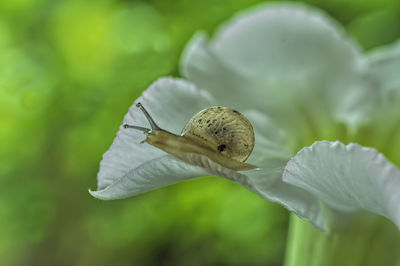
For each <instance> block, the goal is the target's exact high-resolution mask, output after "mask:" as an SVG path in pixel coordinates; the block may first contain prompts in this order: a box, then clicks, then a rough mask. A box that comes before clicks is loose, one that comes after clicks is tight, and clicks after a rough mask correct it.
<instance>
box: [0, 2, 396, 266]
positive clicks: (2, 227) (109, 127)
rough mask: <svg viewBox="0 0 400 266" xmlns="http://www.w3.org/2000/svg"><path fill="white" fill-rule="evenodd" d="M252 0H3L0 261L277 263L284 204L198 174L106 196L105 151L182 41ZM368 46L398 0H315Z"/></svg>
mask: <svg viewBox="0 0 400 266" xmlns="http://www.w3.org/2000/svg"><path fill="white" fill-rule="evenodd" d="M259 2H262V1H257V0H202V1H189V0H188V1H185V0H175V1H167V0H153V1H127V0H126V1H123V0H100V1H84V0H1V1H0V141H1V142H0V145H1V146H0V265H2V266H7V265H100V266H101V265H117V266H118V265H121V266H122V265H177V266H179V265H185V266H191V265H281V264H282V261H283V256H284V248H285V241H286V236H287V224H288V213H287V211H286V210H285V209H283V207H281V206H278V205H276V204H272V203H269V202H267V201H264V200H262V199H261V198H259V197H258V196H257V195H255V194H252V193H251V192H249V191H247V190H245V189H244V188H242V187H241V186H239V185H236V184H233V183H230V182H228V181H226V180H222V179H219V178H200V179H196V180H192V181H187V182H182V183H179V184H177V185H173V186H169V187H166V188H161V189H158V190H156V191H152V192H149V193H146V194H144V195H140V196H137V197H133V198H130V199H126V200H119V201H104V202H103V201H99V200H96V199H94V198H92V197H91V196H90V195H89V194H88V192H87V189H88V188H95V187H96V173H97V170H98V165H99V162H100V160H101V156H102V154H103V153H104V152H105V151H106V150H107V149H108V147H109V146H110V145H111V142H112V140H113V139H114V136H115V134H116V132H117V129H118V127H119V125H120V124H121V122H122V118H123V116H124V114H125V113H126V112H127V110H128V108H129V106H130V105H131V104H132V103H133V101H134V100H135V99H136V98H137V97H138V96H140V94H141V92H142V91H143V90H144V89H146V87H147V86H148V85H149V84H150V83H151V82H152V81H154V80H155V79H156V78H158V77H160V76H165V75H172V76H179V72H178V62H179V57H180V54H181V52H182V49H183V47H184V45H185V43H186V42H187V41H188V39H189V38H190V37H191V36H192V34H193V33H194V32H195V31H196V30H198V29H205V30H207V31H208V32H209V33H212V32H213V31H214V30H215V28H216V26H217V25H218V24H219V23H221V22H223V21H224V20H226V19H228V18H229V17H230V16H231V15H232V14H234V13H235V12H236V11H238V10H240V9H242V8H245V7H248V6H251V5H253V4H255V3H259ZM307 2H308V3H311V4H313V5H316V6H319V7H321V8H322V9H324V10H325V11H327V12H328V13H329V14H331V15H332V16H333V17H335V18H336V19H337V20H338V21H340V22H341V23H343V24H344V25H345V26H346V28H347V29H348V31H349V32H350V33H351V34H352V35H353V36H354V38H355V39H357V40H358V41H359V43H360V44H361V45H362V46H363V47H364V48H365V49H370V48H373V47H375V46H378V45H382V44H386V43H389V42H391V41H393V40H395V39H397V38H399V36H400V3H399V1H398V0H352V1H349V0H325V1H316V0H314V1H307Z"/></svg>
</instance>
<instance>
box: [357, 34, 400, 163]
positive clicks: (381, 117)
mask: <svg viewBox="0 0 400 266" xmlns="http://www.w3.org/2000/svg"><path fill="white" fill-rule="evenodd" d="M368 59H369V61H368V63H369V71H370V72H369V79H370V80H371V81H372V82H373V84H374V86H375V89H376V91H377V92H378V93H379V98H378V99H379V102H378V104H377V106H376V108H375V111H374V112H373V113H372V114H371V116H370V117H371V118H370V119H371V122H370V126H369V128H368V129H366V130H365V131H366V132H368V133H366V134H365V133H364V134H365V135H366V137H368V138H369V139H372V140H373V143H374V146H375V147H379V149H380V150H384V151H385V154H386V155H387V156H389V157H390V158H392V160H393V162H394V163H397V164H399V163H400V138H399V137H398V136H400V107H399V106H400V74H399V73H400V40H398V41H397V42H394V43H393V44H391V45H388V46H384V47H380V48H377V49H376V50H374V51H372V53H371V55H370V57H369V58H368ZM361 135H362V134H361Z"/></svg>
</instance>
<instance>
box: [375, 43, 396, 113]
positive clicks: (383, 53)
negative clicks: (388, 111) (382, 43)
mask: <svg viewBox="0 0 400 266" xmlns="http://www.w3.org/2000/svg"><path fill="white" fill-rule="evenodd" d="M369 67H370V71H371V73H370V75H371V76H372V77H373V79H374V82H375V84H376V86H377V87H378V89H379V90H380V92H381V96H382V105H387V104H389V105H393V104H396V105H397V104H399V103H400V75H399V73H400V40H398V41H397V42H395V43H393V44H391V45H389V46H386V47H380V48H378V49H376V50H375V51H373V52H372V54H371V56H370V58H369ZM397 110H399V111H400V109H399V108H397ZM393 111H395V110H393Z"/></svg>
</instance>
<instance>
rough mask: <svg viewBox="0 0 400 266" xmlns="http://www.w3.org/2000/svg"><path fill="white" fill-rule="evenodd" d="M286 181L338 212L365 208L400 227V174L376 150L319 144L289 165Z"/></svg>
mask: <svg viewBox="0 0 400 266" xmlns="http://www.w3.org/2000/svg"><path fill="white" fill-rule="evenodd" d="M283 180H284V181H285V182H287V183H290V184H292V185H294V186H297V187H299V188H302V189H304V190H307V191H309V192H310V193H311V194H312V195H314V196H315V197H316V198H318V199H320V200H321V201H322V202H323V203H325V204H326V205H327V206H329V207H331V208H333V209H335V210H339V211H354V210H357V209H363V210H366V211H370V212H372V213H375V214H379V215H382V216H385V217H387V218H389V219H390V220H391V221H393V222H394V223H395V224H396V225H397V226H398V227H399V228H400V193H399V191H400V171H399V170H398V169H397V168H396V167H395V166H394V165H393V164H392V163H390V162H389V161H388V160H387V159H386V158H385V157H384V156H383V155H382V154H380V153H378V152H377V151H376V150H374V149H371V148H365V147H362V146H360V145H358V144H353V143H352V144H349V145H347V146H345V145H344V144H342V143H340V142H327V141H321V142H316V143H314V144H313V145H312V146H311V147H307V148H304V149H302V150H301V151H300V152H299V153H298V154H297V155H296V156H295V157H294V158H292V159H291V160H290V161H289V162H288V164H287V165H286V168H285V171H284V173H283Z"/></svg>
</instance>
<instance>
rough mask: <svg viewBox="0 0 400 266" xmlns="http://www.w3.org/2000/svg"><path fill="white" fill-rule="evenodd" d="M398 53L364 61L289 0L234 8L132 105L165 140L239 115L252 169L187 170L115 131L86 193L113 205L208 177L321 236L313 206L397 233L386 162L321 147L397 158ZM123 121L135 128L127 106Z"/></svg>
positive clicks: (399, 218) (336, 32) (399, 196)
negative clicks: (205, 121) (200, 117)
mask: <svg viewBox="0 0 400 266" xmlns="http://www.w3.org/2000/svg"><path fill="white" fill-rule="evenodd" d="M399 47H400V45H398V44H397V45H394V46H393V47H387V48H385V49H381V50H377V51H376V52H375V53H373V54H372V55H370V56H365V55H364V54H363V53H362V52H361V50H360V48H359V47H358V46H357V45H356V44H355V43H354V42H353V41H352V40H351V39H350V38H349V37H348V36H347V35H346V33H345V32H344V30H343V29H342V28H341V26H340V25H338V24H337V23H336V22H335V21H333V20H332V19H331V18H329V17H328V16H327V15H326V14H324V13H323V12H321V11H320V10H316V9H314V8H310V7H306V6H303V5H299V4H274V5H271V4H269V5H261V6H257V7H255V8H253V9H250V10H246V11H244V12H241V13H239V14H238V15H237V16H235V17H234V18H233V19H232V20H231V21H229V22H228V23H226V24H225V25H223V26H222V27H221V28H220V29H219V31H218V32H217V34H216V35H215V36H214V38H212V39H211V40H208V38H207V36H206V35H205V34H204V33H198V34H196V35H195V36H194V38H193V39H192V40H191V42H190V43H189V45H188V47H187V49H186V51H185V53H184V55H183V60H182V65H181V71H182V74H183V75H184V76H185V77H186V78H187V79H188V80H190V82H189V81H185V80H183V79H173V78H162V79H159V80H157V81H156V82H154V84H152V85H151V86H150V87H149V88H148V89H147V90H146V91H145V92H144V93H143V95H142V97H140V98H139V99H137V100H136V102H139V101H140V102H141V103H142V104H143V105H144V106H145V107H146V108H147V109H148V110H149V113H150V114H151V115H152V116H153V118H154V120H155V121H156V122H158V124H159V126H160V127H161V128H163V129H166V130H168V131H171V132H174V133H179V132H180V131H181V130H182V128H183V127H184V125H185V124H186V123H187V121H188V120H189V119H190V118H191V117H192V116H193V115H194V114H195V113H197V112H198V111H200V110H202V109H204V108H206V107H210V106H215V105H223V106H228V107H230V108H235V109H237V110H239V111H240V112H241V113H243V114H244V115H245V116H246V117H247V118H248V119H249V120H250V121H251V122H252V124H253V126H254V128H255V136H256V145H255V148H254V151H253V153H252V154H251V156H250V158H249V159H248V160H247V162H248V163H250V164H254V165H257V166H259V167H260V170H249V171H241V172H236V171H232V170H229V169H227V168H224V167H223V166H221V165H218V164H217V163H214V162H212V161H211V160H209V159H207V158H203V159H204V160H205V161H206V163H205V167H199V166H193V165H190V164H188V163H185V162H183V161H181V160H179V159H176V158H174V157H173V156H172V155H169V154H167V153H165V152H163V151H161V150H159V149H157V148H155V147H153V146H151V145H149V144H146V143H145V144H140V141H142V140H143V139H144V138H145V137H144V136H143V134H142V132H140V131H136V130H126V129H124V128H123V127H122V125H121V128H120V130H119V132H118V135H117V137H116V139H115V140H114V143H113V144H112V146H111V148H110V149H109V150H108V151H107V152H106V153H105V154H104V156H103V160H102V162H101V164H100V171H99V173H98V189H97V191H90V193H91V194H92V195H93V196H94V197H96V198H99V199H105V200H108V199H120V198H125V197H129V196H133V195H136V194H139V193H143V192H145V191H148V190H151V189H154V188H157V187H160V186H163V185H168V184H171V183H175V182H178V181H181V180H184V179H188V178H193V177H198V176H204V175H210V174H213V175H218V176H221V177H224V178H227V179H230V180H233V181H235V182H237V183H239V184H241V185H243V186H245V187H247V188H248V189H250V190H251V191H253V192H255V193H257V194H259V195H260V196H261V197H263V198H265V199H267V200H270V201H273V202H278V203H280V204H282V205H283V206H285V207H286V208H287V209H289V210H291V211H293V212H295V213H296V214H297V215H298V216H299V217H301V218H303V219H306V220H308V221H310V222H311V223H312V224H314V225H315V226H316V227H318V228H321V229H328V225H327V220H326V217H325V216H324V211H325V209H328V210H329V209H332V210H335V211H339V212H349V211H355V210H359V209H362V210H366V211H369V212H372V213H375V214H378V215H382V216H385V217H387V218H388V219H390V220H391V221H393V222H394V223H395V224H396V225H397V226H398V227H400V192H399V191H400V171H399V170H398V169H397V168H396V166H394V165H393V164H392V163H391V162H389V161H388V160H387V159H386V158H385V157H384V156H383V155H382V154H380V153H378V151H376V150H375V149H372V148H365V147H362V146H361V145H359V144H355V143H350V144H348V145H344V144H342V143H341V142H338V141H335V142H329V141H327V140H337V139H340V140H342V141H346V142H358V141H360V142H361V143H363V144H367V145H369V146H374V147H379V148H383V149H384V152H385V154H390V155H391V159H392V160H394V161H396V162H399V161H400V158H398V157H397V155H400V154H399V152H398V150H400V139H399V132H400V130H399V126H398V124H399V120H400V97H399V94H400V93H399V92H400V75H399V74H398V71H399V69H400V49H399ZM124 123H127V124H135V125H139V126H147V121H146V119H145V118H144V116H143V114H142V113H141V112H140V110H139V109H137V108H136V107H135V105H133V106H132V107H131V108H130V110H129V112H128V114H127V115H126V116H125V118H124ZM396 134H397V135H396ZM389 137H390V138H391V139H388V138H389ZM319 140H321V141H319ZM315 141H316V142H315ZM313 142H314V144H312V143H313ZM385 143H389V145H385ZM310 144H312V146H310V147H306V148H303V149H301V148H302V147H304V146H309V145H310ZM299 150H300V151H299ZM297 151H299V152H297ZM296 152H297V154H296ZM325 207H327V208H325ZM323 210H324V211H323Z"/></svg>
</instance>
